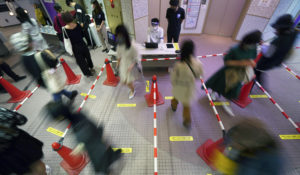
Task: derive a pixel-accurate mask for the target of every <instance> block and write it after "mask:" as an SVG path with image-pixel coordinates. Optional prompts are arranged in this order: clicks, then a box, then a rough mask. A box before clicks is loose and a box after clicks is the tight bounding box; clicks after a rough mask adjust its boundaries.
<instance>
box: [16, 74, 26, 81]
mask: <svg viewBox="0 0 300 175" xmlns="http://www.w3.org/2000/svg"><path fill="white" fill-rule="evenodd" d="M25 78H26V75H24V76H17V77H16V78H14V80H15V82H18V81H21V80H23V79H25Z"/></svg>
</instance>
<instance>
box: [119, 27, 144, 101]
mask: <svg viewBox="0 0 300 175" xmlns="http://www.w3.org/2000/svg"><path fill="white" fill-rule="evenodd" d="M116 36H117V59H118V63H117V67H119V71H120V78H121V82H122V83H123V84H124V85H126V86H127V87H128V88H129V89H130V91H129V97H128V98H129V99H132V98H133V97H134V96H135V89H134V81H135V80H136V79H137V78H138V76H139V71H140V70H141V68H140V61H141V60H140V55H139V53H138V50H137V48H136V45H135V42H134V41H132V40H131V39H130V37H129V33H128V31H127V29H126V27H125V26H124V25H119V26H118V27H117V28H116Z"/></svg>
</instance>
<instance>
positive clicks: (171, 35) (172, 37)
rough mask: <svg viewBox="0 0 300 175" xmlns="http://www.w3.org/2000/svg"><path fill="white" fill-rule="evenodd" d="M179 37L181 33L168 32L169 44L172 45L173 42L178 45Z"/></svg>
mask: <svg viewBox="0 0 300 175" xmlns="http://www.w3.org/2000/svg"><path fill="white" fill-rule="evenodd" d="M179 35H180V31H176V32H169V31H168V32H167V38H168V43H172V40H173V42H174V43H178V40H179Z"/></svg>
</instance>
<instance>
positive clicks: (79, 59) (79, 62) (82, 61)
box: [73, 46, 92, 76]
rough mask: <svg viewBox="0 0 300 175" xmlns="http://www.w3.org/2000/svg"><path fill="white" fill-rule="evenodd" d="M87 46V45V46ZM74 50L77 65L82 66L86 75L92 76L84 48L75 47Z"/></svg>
mask: <svg viewBox="0 0 300 175" xmlns="http://www.w3.org/2000/svg"><path fill="white" fill-rule="evenodd" d="M85 47H86V46H85ZM73 52H74V57H75V59H76V63H77V65H78V66H79V67H80V69H81V71H82V73H83V74H84V75H85V76H90V75H92V73H91V71H90V69H89V67H88V65H87V62H86V61H85V56H84V55H83V53H82V52H84V51H83V50H82V48H81V49H80V48H74V49H73Z"/></svg>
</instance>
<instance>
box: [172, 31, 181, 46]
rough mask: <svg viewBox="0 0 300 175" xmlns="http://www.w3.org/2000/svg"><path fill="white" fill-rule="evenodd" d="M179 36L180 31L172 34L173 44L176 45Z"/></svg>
mask: <svg viewBox="0 0 300 175" xmlns="http://www.w3.org/2000/svg"><path fill="white" fill-rule="evenodd" d="M179 35H180V31H177V32H175V33H174V36H173V38H174V43H178V40H179Z"/></svg>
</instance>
